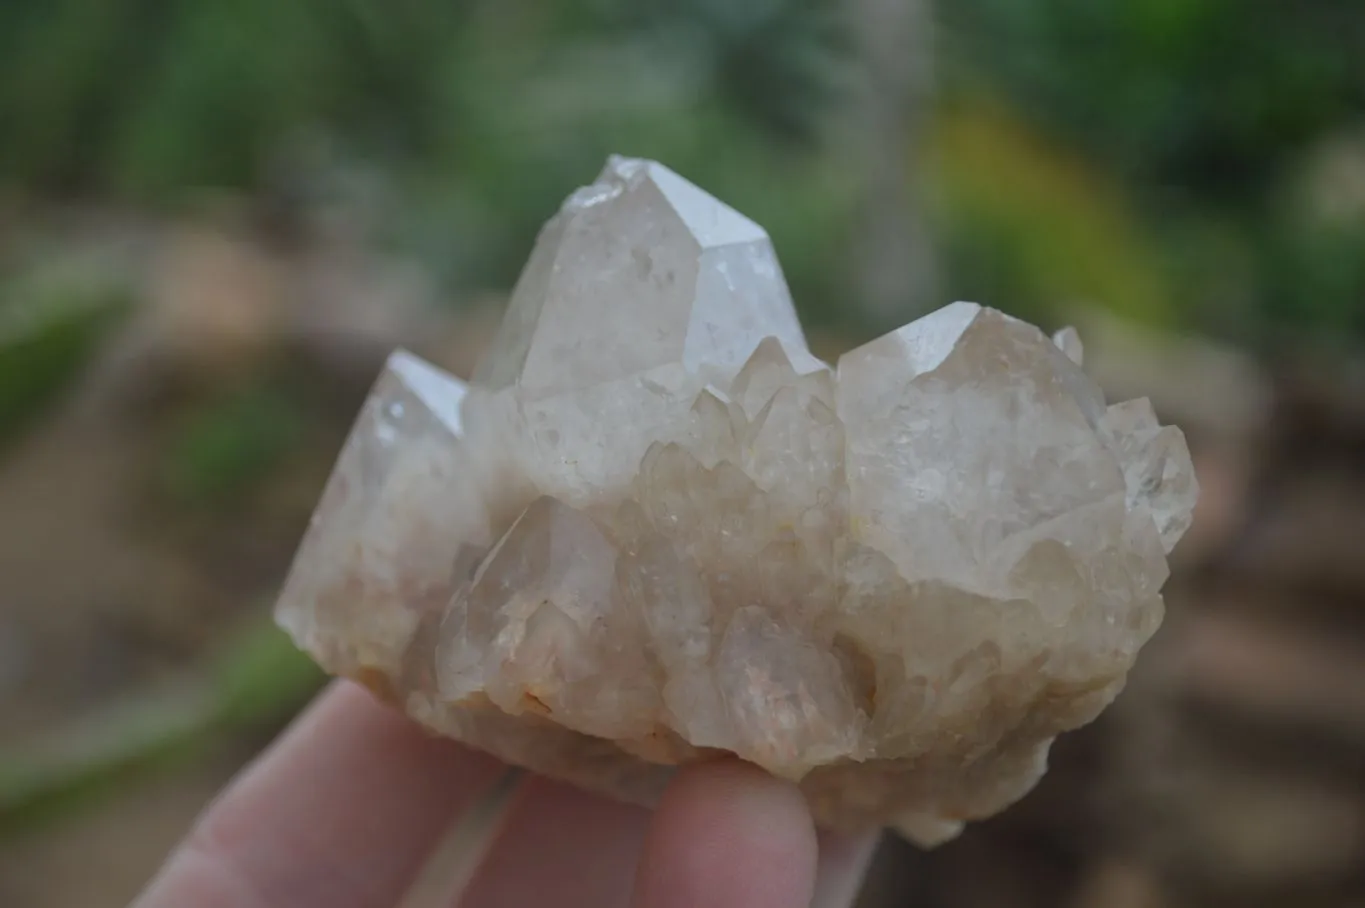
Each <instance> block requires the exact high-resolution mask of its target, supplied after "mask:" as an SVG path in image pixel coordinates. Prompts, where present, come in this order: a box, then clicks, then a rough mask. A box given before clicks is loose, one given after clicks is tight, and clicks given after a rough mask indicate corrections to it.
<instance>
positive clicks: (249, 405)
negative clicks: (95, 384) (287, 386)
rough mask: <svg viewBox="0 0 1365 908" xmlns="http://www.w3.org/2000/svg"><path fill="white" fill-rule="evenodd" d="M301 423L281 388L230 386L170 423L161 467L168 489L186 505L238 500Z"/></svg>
mask: <svg viewBox="0 0 1365 908" xmlns="http://www.w3.org/2000/svg"><path fill="white" fill-rule="evenodd" d="M305 423H306V419H305V417H304V414H303V413H302V412H301V410H300V408H299V407H298V406H297V404H296V403H295V401H294V399H293V398H292V397H290V395H289V394H288V393H287V392H286V391H285V390H282V389H280V388H276V387H273V386H270V385H267V384H261V385H252V386H247V387H237V388H230V389H229V390H227V391H226V392H224V393H223V394H221V395H220V396H219V397H218V398H217V399H214V400H210V401H208V402H206V403H204V404H202V405H200V406H198V407H197V408H196V409H194V410H193V411H192V412H190V413H188V414H187V418H186V419H185V420H184V422H183V423H182V424H180V425H179V426H178V427H177V428H176V431H175V433H174V435H173V437H172V438H171V440H170V444H169V445H168V447H167V449H166V452H165V466H164V468H163V469H162V471H161V473H162V475H163V476H164V477H165V479H166V482H167V485H168V491H169V492H170V493H171V494H172V495H173V496H174V497H175V498H176V499H177V500H178V501H179V502H181V503H183V504H185V505H188V506H191V507H203V508H210V509H212V508H218V507H222V506H224V505H227V504H230V503H232V502H233V501H236V500H239V499H240V497H241V496H242V495H243V494H244V493H245V492H247V491H248V490H249V489H250V488H251V486H252V484H253V483H254V482H255V481H257V480H259V479H261V478H262V477H264V476H266V475H267V474H268V473H269V472H270V470H271V468H272V467H274V466H275V465H276V464H277V463H278V462H279V460H280V458H281V457H283V456H284V455H285V454H287V453H288V452H289V451H290V450H291V449H292V448H293V446H294V444H295V442H296V441H297V440H298V437H299V433H300V431H301V427H302V426H303V425H304V424H305Z"/></svg>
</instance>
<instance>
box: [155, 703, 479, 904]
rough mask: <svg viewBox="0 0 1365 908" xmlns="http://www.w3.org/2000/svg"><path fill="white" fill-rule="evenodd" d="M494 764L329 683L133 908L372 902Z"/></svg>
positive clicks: (209, 813) (412, 871) (412, 866)
mask: <svg viewBox="0 0 1365 908" xmlns="http://www.w3.org/2000/svg"><path fill="white" fill-rule="evenodd" d="M504 771H505V767H504V766H503V765H502V764H500V763H499V762H497V761H496V760H494V759H493V758H492V757H489V756H486V755H484V754H480V753H477V752H475V751H472V750H469V749H467V748H464V747H462V746H461V745H459V744H456V743H455V742H453V741H446V740H441V739H437V738H434V737H431V736H429V735H427V734H425V733H424V732H422V731H421V730H420V729H419V728H417V727H416V726H415V725H413V724H412V723H411V722H410V721H408V720H407V719H405V718H404V717H403V716H401V715H399V714H398V713H397V712H395V711H393V710H390V709H388V708H387V707H385V706H384V705H383V704H381V703H379V702H378V701H377V700H376V699H375V698H374V697H373V696H372V695H371V694H370V693H369V692H368V691H366V690H364V689H363V688H360V687H358V686H357V685H354V684H352V683H350V682H338V683H336V684H334V685H332V687H331V688H329V689H328V691H327V692H326V693H324V694H323V695H322V696H321V697H320V698H319V699H318V701H317V702H316V703H315V704H314V705H313V706H312V707H310V708H309V710H308V711H307V712H306V713H305V714H304V715H303V716H302V717H301V718H300V719H299V720H298V721H296V722H295V723H294V725H293V726H292V727H291V728H290V729H289V731H287V732H286V733H285V734H284V736H283V737H282V738H281V739H280V740H279V741H278V742H276V744H275V745H273V746H272V747H271V748H270V749H269V750H267V751H266V752H265V753H264V754H263V755H262V756H261V757H260V758H258V759H257V760H256V761H255V762H254V763H253V764H252V765H251V766H249V767H248V768H247V769H246V770H245V771H244V772H243V773H242V774H241V776H239V777H238V778H237V779H236V780H235V781H234V782H233V783H232V784H231V785H230V786H229V787H228V788H227V790H226V791H225V792H224V793H223V794H222V795H221V796H220V797H219V799H218V800H217V801H216V802H214V803H213V804H212V805H210V807H209V808H208V809H207V810H206V811H205V813H204V814H203V815H202V816H201V817H200V819H199V820H198V821H197V822H196V824H195V827H194V829H193V831H192V832H191V833H190V835H189V836H188V838H186V840H185V841H184V843H182V844H181V846H180V847H179V848H178V849H177V850H176V852H175V853H174V854H173V855H172V856H171V858H170V860H169V861H168V862H167V864H166V865H165V867H163V868H162V870H161V872H160V873H159V874H158V875H157V877H156V879H154V880H153V881H152V883H151V885H150V886H149V887H148V889H147V890H146V891H145V892H144V893H143V895H142V897H141V898H140V899H139V900H138V901H137V902H136V903H135V908H172V906H176V908H179V906H182V905H203V906H206V908H284V906H289V908H324V906H325V908H380V906H389V905H392V904H394V903H395V902H396V901H397V900H398V899H399V898H400V896H401V895H402V894H403V893H404V892H405V891H406V889H407V887H408V886H409V885H410V884H411V882H412V879H413V878H414V877H415V876H416V874H417V872H418V870H419V868H420V867H421V866H422V863H423V861H424V860H425V859H426V857H427V855H428V854H429V852H430V851H431V849H432V848H433V847H434V846H435V844H436V842H437V841H438V840H439V838H440V836H441V834H442V833H443V832H444V831H445V829H446V828H447V827H448V826H449V825H450V823H451V822H452V820H453V819H454V818H455V816H457V815H458V814H459V813H461V812H462V811H464V810H465V809H466V808H468V807H469V806H471V805H472V804H473V803H474V802H475V801H476V800H477V799H478V798H479V797H480V796H481V795H483V794H484V793H486V792H487V791H489V790H490V789H491V788H492V787H493V786H494V785H495V784H496V783H497V781H498V779H499V778H500V777H501V776H502V774H503V773H504Z"/></svg>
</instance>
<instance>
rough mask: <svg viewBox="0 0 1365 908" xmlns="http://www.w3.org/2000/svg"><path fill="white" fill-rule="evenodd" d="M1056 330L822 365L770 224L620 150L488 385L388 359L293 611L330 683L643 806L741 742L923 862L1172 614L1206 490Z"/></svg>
mask: <svg viewBox="0 0 1365 908" xmlns="http://www.w3.org/2000/svg"><path fill="white" fill-rule="evenodd" d="M1080 362H1081V346H1080V340H1079V338H1078V337H1077V336H1076V334H1075V332H1074V331H1072V330H1070V329H1067V330H1064V331H1062V332H1059V333H1058V334H1057V336H1056V337H1055V338H1049V337H1047V336H1046V335H1044V334H1043V333H1042V332H1041V331H1039V330H1038V329H1037V328H1034V327H1032V326H1030V325H1028V324H1025V323H1024V322H1021V321H1018V320H1016V319H1014V318H1011V317H1009V316H1007V315H1004V314H1003V313H1000V312H997V311H995V310H992V309H986V308H982V307H981V306H977V305H975V304H971V303H955V304H953V305H951V306H948V307H947V308H945V309H941V310H939V311H938V312H935V313H933V314H931V315H928V316H925V317H924V318H921V319H919V320H918V321H915V322H912V323H911V324H909V325H906V326H905V327H904V328H901V329H899V330H897V331H894V332H892V333H890V334H888V335H886V336H884V337H881V338H878V339H877V340H874V341H872V342H870V343H868V344H866V345H864V346H862V347H859V348H858V349H856V350H853V351H852V352H850V353H847V354H845V355H844V356H843V357H842V358H841V359H840V360H839V363H838V365H837V367H835V368H833V369H831V368H830V367H829V366H827V365H825V364H824V363H822V362H820V361H819V360H818V359H816V358H815V357H814V356H812V355H811V353H810V352H809V350H808V349H807V346H806V342H805V339H804V337H803V335H802V331H801V326H800V323H799V322H798V320H797V318H796V314H795V310H794V309H793V307H792V303H791V298H790V295H789V293H788V291H787V287H786V284H785V282H784V280H783V277H782V272H781V269H780V268H779V266H778V263H777V259H776V257H775V255H774V253H773V249H772V244H771V243H770V242H769V240H768V237H767V235H766V234H765V233H764V232H763V230H762V229H761V228H759V227H758V226H757V225H756V224H754V223H753V222H752V221H750V220H748V219H747V218H745V217H744V216H743V215H741V214H739V213H738V212H736V211H734V210H732V209H730V208H729V207H727V206H725V205H723V204H721V203H720V202H718V201H716V200H715V199H713V198H711V197H710V196H708V195H707V194H706V193H704V192H702V191H701V190H700V189H698V188H697V187H695V186H693V185H691V184H690V183H688V182H686V181H685V180H683V179H682V178H681V177H679V176H678V175H677V174H675V173H673V172H672V171H670V170H668V169H667V168H665V167H663V166H661V165H659V164H656V163H653V162H649V161H639V160H626V159H620V158H613V159H612V160H611V161H610V162H609V163H608V165H607V168H606V170H605V171H604V172H603V173H602V175H601V177H599V179H598V181H597V182H596V183H594V184H593V185H592V186H589V187H586V188H584V189H580V190H579V191H578V192H576V193H574V194H573V195H572V196H571V197H570V198H569V199H568V201H567V202H566V203H565V205H564V207H563V209H562V210H561V211H560V212H559V214H558V215H557V216H556V217H555V218H553V219H552V220H551V221H550V222H549V223H548V224H547V225H546V227H545V229H544V231H543V232H542V234H541V236H540V239H539V241H538V242H537V244H536V248H535V251H534V252H533V253H532V255H531V259H530V261H529V262H528V264H527V266H526V270H525V271H524V272H523V274H522V277H521V280H520V281H519V283H518V284H517V287H516V289H515V291H514V293H513V297H512V301H511V304H510V306H509V309H508V313H507V316H506V320H505V321H504V323H503V326H502V329H501V331H500V332H499V334H498V336H497V338H496V339H495V341H494V343H493V346H492V349H491V350H490V351H489V352H488V354H487V357H486V359H485V360H484V362H483V364H482V365H481V366H480V368H479V370H478V372H477V373H476V375H475V379H474V382H473V384H472V385H471V386H469V387H466V386H465V385H464V384H463V383H461V382H460V381H458V380H457V379H455V378H452V377H450V376H448V375H445V374H443V373H441V372H439V371H438V370H436V369H434V368H433V367H431V366H428V365H426V364H424V363H422V362H420V361H418V360H416V359H414V358H413V357H411V356H409V355H407V354H404V353H398V354H395V356H394V357H393V359H392V360H391V361H390V363H389V365H388V367H387V369H386V370H385V372H384V374H383V376H381V378H380V380H379V383H378V385H377V386H376V388H375V391H374V393H373V394H372V395H371V397H370V399H369V401H368V402H367V403H366V405H365V408H364V410H363V412H362V414H361V417H360V420H359V422H358V423H357V425H356V428H355V430H354V431H353V433H352V435H351V438H350V439H349V441H348V442H347V444H346V447H345V449H344V450H343V452H342V454H341V459H340V461H339V463H338V464H337V467H336V471H335V474H334V475H333V478H332V480H331V482H330V484H329V485H328V488H327V491H326V493H325V494H324V496H323V500H322V502H321V504H320V505H319V507H318V510H317V514H316V516H315V517H314V519H313V523H312V526H311V527H310V529H309V531H308V534H307V537H306V538H305V540H304V542H303V546H302V548H301V550H300V552H299V555H298V558H297V560H296V562H295V565H294V568H293V571H292V573H291V574H290V577H289V580H288V582H287V584H286V586H285V589H284V592H283V594H282V596H281V599H280V603H279V607H278V617H279V621H280V623H281V624H282V625H283V626H284V627H285V628H286V629H287V630H288V631H289V632H290V633H291V634H292V635H293V636H294V638H295V639H296V640H297V641H298V643H299V644H300V645H301V646H303V647H304V648H305V649H307V650H308V651H309V652H311V653H312V654H313V655H314V656H315V657H316V658H317V659H318V661H319V662H321V663H322V664H323V666H324V667H326V668H327V669H329V670H330V671H333V672H335V673H337V674H341V675H346V676H349V677H352V678H356V679H358V680H360V681H362V682H364V683H366V684H368V685H369V686H370V687H372V688H373V689H375V690H377V691H379V692H380V693H381V694H382V695H384V696H385V697H387V698H389V699H391V700H393V701H394V702H396V703H398V704H399V705H401V706H403V707H404V708H405V709H406V710H407V712H408V713H409V714H410V715H412V716H413V717H414V718H415V719H417V720H418V721H420V722H422V723H423V724H425V725H427V726H428V727H430V728H432V729H434V730H436V731H438V732H441V733H444V734H448V735H450V736H452V737H455V738H458V739H461V740H464V741H466V742H468V743H470V744H472V745H474V746H476V747H480V748H483V749H485V750H488V751H490V752H492V753H494V754H496V755H498V756H500V757H502V758H504V759H506V760H508V761H510V762H513V763H516V764H519V765H523V766H527V767H529V768H531V769H533V770H536V771H539V772H543V773H546V774H549V775H552V776H556V777H559V778H563V779H567V780H570V781H572V782H575V783H577V784H580V785H583V786H586V787H589V788H592V789H595V790H598V791H603V792H606V793H609V794H613V795H616V796H620V797H624V798H629V799H632V800H637V801H641V802H648V801H650V800H652V799H653V798H654V797H657V795H658V792H659V790H660V789H661V788H662V786H663V785H664V784H665V783H666V782H667V779H668V776H669V773H670V772H671V769H672V767H674V766H676V765H678V764H679V763H683V762H686V761H688V760H692V759H698V758H701V757H704V756H708V755H713V754H715V753H717V752H729V753H733V754H736V755H738V756H739V757H742V758H743V759H746V760H750V761H752V762H754V763H756V764H758V765H760V766H762V767H764V768H765V769H767V770H769V771H770V772H772V773H774V774H776V775H779V776H782V777H785V778H788V779H791V780H793V781H795V782H797V783H799V784H800V785H801V786H802V788H803V790H804V791H805V792H806V793H807V795H808V797H809V799H810V803H811V806H812V809H813V810H814V812H815V815H816V818H817V820H818V821H819V822H820V823H822V824H823V825H826V826H829V827H833V828H839V829H856V828H859V827H866V826H872V825H892V826H894V827H896V828H897V829H900V830H901V831H902V832H904V833H905V834H906V835H909V836H911V837H912V838H914V839H916V840H917V841H920V842H924V843H936V842H938V841H942V840H944V839H945V838H950V837H951V836H952V835H954V834H956V832H957V831H958V830H959V829H960V828H961V826H962V823H963V821H966V820H970V819H974V818H978V817H984V816H988V815H990V814H992V813H995V812H997V811H999V810H1001V809H1002V808H1003V807H1005V806H1006V805H1008V804H1009V803H1011V802H1012V801H1013V800H1015V799H1017V798H1018V797H1020V796H1021V795H1023V794H1024V793H1025V792H1026V791H1028V790H1029V788H1030V787H1031V786H1032V785H1033V784H1034V783H1035V782H1036V781H1037V779H1038V778H1039V776H1040V775H1041V774H1042V772H1043V770H1044V767H1045V764H1046V755H1047V749H1048V746H1049V745H1050V744H1051V742H1052V740H1053V739H1054V738H1055V737H1056V735H1057V734H1058V733H1060V732H1062V731H1066V730H1067V729H1071V728H1075V727H1076V726H1078V725H1081V724H1084V723H1085V722H1088V721H1090V720H1091V719H1093V718H1094V717H1095V716H1096V715H1097V714H1098V712H1099V711H1100V710H1101V709H1102V708H1103V707H1104V706H1105V705H1106V704H1107V703H1108V702H1109V701H1110V700H1111V699H1112V698H1113V697H1114V695H1115V694H1116V693H1117V692H1118V690H1119V689H1120V688H1121V687H1122V685H1123V682H1124V678H1125V676H1126V673H1127V671H1128V669H1129V667H1130V666H1131V665H1132V662H1133V659H1134V658H1135V656H1136V654H1137V651H1138V649H1139V647H1141V645H1142V644H1143V643H1144V642H1145V641H1146V640H1147V638H1148V637H1149V636H1150V635H1151V634H1152V633H1153V631H1155V629H1156V627H1157V625H1158V624H1159V623H1160V620H1161V614H1162V601H1161V593H1160V590H1161V585H1162V583H1163V582H1164V581H1165V579H1166V573H1167V568H1166V554H1167V553H1168V552H1169V551H1170V549H1171V547H1172V546H1173V545H1175V543H1176V541H1177V540H1178V539H1179V537H1180V535H1181V534H1182V533H1183V532H1184V531H1185V529H1186V528H1187V527H1188V525H1189V517H1190V511H1191V509H1192V508H1193V505H1194V500H1195V497H1196V495H1197V487H1196V484H1195V479H1194V475H1193V471H1192V469H1191V466H1190V459H1189V453H1188V451H1187V449H1186V446H1185V442H1184V438H1183V436H1182V435H1181V433H1180V431H1179V430H1178V429H1176V428H1174V427H1169V426H1168V427H1162V426H1161V425H1160V424H1159V423H1158V422H1157V420H1156V417H1155V415H1154V414H1153V412H1152V410H1151V407H1150V406H1149V405H1148V404H1147V403H1146V402H1145V401H1133V402H1129V403H1126V404H1116V405H1114V406H1108V407H1107V406H1106V404H1105V401H1104V399H1103V396H1102V394H1101V392H1100V390H1099V388H1098V387H1097V386H1096V385H1095V384H1094V382H1092V381H1091V380H1090V379H1089V378H1087V377H1086V375H1085V374H1084V373H1083V372H1082V371H1081V368H1080Z"/></svg>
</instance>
